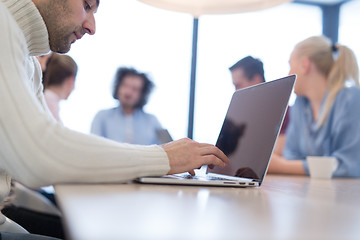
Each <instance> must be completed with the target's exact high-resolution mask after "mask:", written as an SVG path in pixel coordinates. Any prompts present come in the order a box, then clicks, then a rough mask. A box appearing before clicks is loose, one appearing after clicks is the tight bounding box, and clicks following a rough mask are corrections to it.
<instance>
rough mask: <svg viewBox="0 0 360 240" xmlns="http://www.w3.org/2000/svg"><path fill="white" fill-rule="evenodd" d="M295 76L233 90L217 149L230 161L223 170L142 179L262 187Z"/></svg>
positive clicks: (152, 181)
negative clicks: (193, 174)
mask: <svg viewBox="0 0 360 240" xmlns="http://www.w3.org/2000/svg"><path fill="white" fill-rule="evenodd" d="M295 80H296V75H291V76H288V77H284V78H281V79H277V80H273V81H270V82H265V83H261V84H258V85H255V86H252V87H248V88H245V89H241V90H238V91H236V92H235V93H234V94H233V96H232V99H231V102H230V105H229V108H228V111H227V113H226V116H225V120H224V122H223V125H222V128H221V131H220V134H219V136H218V139H217V142H216V146H217V147H218V148H219V149H221V150H222V151H223V152H224V153H225V154H226V156H227V157H228V158H229V159H230V164H229V165H228V166H226V167H224V168H221V167H218V166H215V167H214V168H213V169H210V168H207V167H206V168H207V169H206V172H205V173H203V174H198V173H197V174H196V175H195V176H192V175H190V174H189V173H182V174H174V175H166V176H162V177H142V178H138V179H137V181H138V182H141V183H155V184H181V185H207V186H231V187H258V186H261V184H262V182H263V180H264V177H265V175H266V172H267V169H268V166H269V162H270V158H271V155H272V153H273V150H274V146H275V143H276V140H277V137H278V135H279V132H280V128H281V125H282V122H283V120H284V116H285V112H286V110H287V107H288V102H289V98H290V95H291V92H292V89H293V87H294V83H295Z"/></svg>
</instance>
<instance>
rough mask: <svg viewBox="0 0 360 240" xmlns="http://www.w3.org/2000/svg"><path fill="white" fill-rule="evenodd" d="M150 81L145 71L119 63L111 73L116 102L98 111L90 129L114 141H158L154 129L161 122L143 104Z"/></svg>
mask: <svg viewBox="0 0 360 240" xmlns="http://www.w3.org/2000/svg"><path fill="white" fill-rule="evenodd" d="M153 87H154V84H153V83H152V81H150V79H149V77H148V76H147V75H146V74H145V73H141V72H138V71H137V70H135V69H134V68H126V67H120V68H119V69H118V70H117V72H116V76H115V81H114V86H113V94H112V95H113V98H114V99H116V100H118V101H119V106H117V107H115V108H111V109H106V110H101V111H99V112H98V113H97V114H96V116H95V118H94V120H93V122H92V125H91V133H93V134H96V135H99V136H102V137H105V138H109V139H112V140H115V141H118V142H125V143H133V144H140V145H151V144H159V140H158V137H157V131H159V130H161V129H162V127H161V124H160V123H159V121H158V120H157V118H156V117H155V116H154V115H152V114H149V113H146V112H145V111H144V110H143V108H144V106H145V104H146V103H147V101H148V98H149V95H150V93H151V90H152V89H153Z"/></svg>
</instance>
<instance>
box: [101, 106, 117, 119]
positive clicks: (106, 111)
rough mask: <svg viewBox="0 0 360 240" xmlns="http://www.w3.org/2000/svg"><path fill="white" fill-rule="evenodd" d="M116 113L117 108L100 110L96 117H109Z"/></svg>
mask: <svg viewBox="0 0 360 240" xmlns="http://www.w3.org/2000/svg"><path fill="white" fill-rule="evenodd" d="M117 111H118V108H116V107H113V108H106V109H101V110H99V111H98V112H97V114H96V116H97V117H107V116H109V115H113V114H115V113H116V112H117Z"/></svg>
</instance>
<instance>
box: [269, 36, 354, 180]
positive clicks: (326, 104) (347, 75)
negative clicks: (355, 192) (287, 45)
mask: <svg viewBox="0 0 360 240" xmlns="http://www.w3.org/2000/svg"><path fill="white" fill-rule="evenodd" d="M289 63H290V73H291V74H297V76H298V79H297V82H296V84H295V93H296V95H297V99H296V101H295V104H294V105H293V107H292V108H291V120H290V123H289V127H288V130H287V132H286V144H285V148H284V151H283V156H278V155H274V156H273V157H272V159H271V164H270V167H269V172H270V173H284V174H301V175H305V174H307V175H309V170H308V166H307V163H306V161H305V159H306V157H307V156H309V155H312V156H332V157H335V158H336V159H337V161H338V163H339V164H338V167H337V169H336V170H335V171H334V173H333V176H335V177H360V88H359V67H358V64H357V61H356V58H355V55H354V53H353V52H352V51H351V50H350V49H349V48H348V47H346V46H343V45H340V44H335V45H332V44H331V42H330V40H329V39H327V38H325V37H321V36H320V37H310V38H308V39H306V40H304V41H302V42H300V43H298V44H297V45H296V46H295V48H294V50H293V52H292V54H291V56H290V60H289Z"/></svg>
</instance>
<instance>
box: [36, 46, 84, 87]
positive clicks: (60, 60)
mask: <svg viewBox="0 0 360 240" xmlns="http://www.w3.org/2000/svg"><path fill="white" fill-rule="evenodd" d="M77 70H78V67H77V64H76V62H75V61H74V59H72V58H71V57H70V56H68V55H62V54H58V53H53V54H52V56H51V57H50V59H49V60H48V63H47V65H46V70H45V73H44V77H43V85H44V89H46V88H47V87H49V86H59V85H61V84H62V83H63V82H64V81H65V80H66V78H68V77H70V76H76V74H77Z"/></svg>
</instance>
